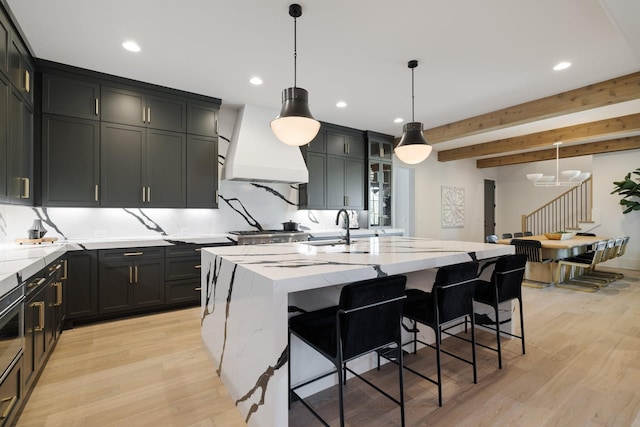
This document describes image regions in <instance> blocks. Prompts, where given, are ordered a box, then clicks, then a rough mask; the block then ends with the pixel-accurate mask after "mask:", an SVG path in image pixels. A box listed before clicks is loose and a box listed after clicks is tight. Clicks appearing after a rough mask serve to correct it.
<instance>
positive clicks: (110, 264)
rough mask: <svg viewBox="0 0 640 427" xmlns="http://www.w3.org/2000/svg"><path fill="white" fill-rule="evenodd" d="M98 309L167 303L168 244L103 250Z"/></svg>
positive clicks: (118, 310)
mask: <svg viewBox="0 0 640 427" xmlns="http://www.w3.org/2000/svg"><path fill="white" fill-rule="evenodd" d="M99 261H100V265H99V269H98V313H99V314H108V313H114V312H120V311H128V310H133V309H140V308H147V307H154V306H160V305H163V304H164V248H157V247H153V248H129V249H113V250H112V249H109V250H101V251H99Z"/></svg>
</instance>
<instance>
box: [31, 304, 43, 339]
mask: <svg viewBox="0 0 640 427" xmlns="http://www.w3.org/2000/svg"><path fill="white" fill-rule="evenodd" d="M31 307H34V308H35V307H38V311H39V315H38V326H35V327H34V328H33V330H34V332H42V331H44V302H42V301H38V302H34V303H33V304H32V305H31Z"/></svg>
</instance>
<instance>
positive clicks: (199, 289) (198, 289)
mask: <svg viewBox="0 0 640 427" xmlns="http://www.w3.org/2000/svg"><path fill="white" fill-rule="evenodd" d="M193 290H194V291H201V290H202V288H193Z"/></svg>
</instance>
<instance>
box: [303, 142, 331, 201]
mask: <svg viewBox="0 0 640 427" xmlns="http://www.w3.org/2000/svg"><path fill="white" fill-rule="evenodd" d="M304 157H305V161H306V163H307V169H308V170H309V182H308V183H307V184H301V185H300V187H299V188H300V190H299V191H300V207H304V208H306V209H324V208H326V206H327V194H326V185H327V180H326V173H327V166H326V163H327V156H326V155H324V154H319V153H313V152H309V151H307V153H306V154H305V156H304Z"/></svg>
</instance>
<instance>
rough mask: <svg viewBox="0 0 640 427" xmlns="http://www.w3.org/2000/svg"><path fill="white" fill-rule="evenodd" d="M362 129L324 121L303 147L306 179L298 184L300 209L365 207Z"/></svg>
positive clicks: (364, 155)
mask: <svg viewBox="0 0 640 427" xmlns="http://www.w3.org/2000/svg"><path fill="white" fill-rule="evenodd" d="M365 148H366V147H365V143H364V137H363V134H362V132H361V131H358V130H355V129H351V128H346V127H342V126H336V125H331V124H328V123H323V124H322V127H321V129H320V132H318V135H317V136H316V137H315V138H314V139H313V140H312V141H311V142H310V143H309V145H308V146H306V147H303V149H302V151H303V155H304V158H305V161H306V162H307V169H308V170H309V182H308V183H307V184H301V185H300V200H299V206H300V208H303V209H342V208H345V209H365V207H366V205H365V204H366V198H365V197H364V195H365V159H366V149H365Z"/></svg>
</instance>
